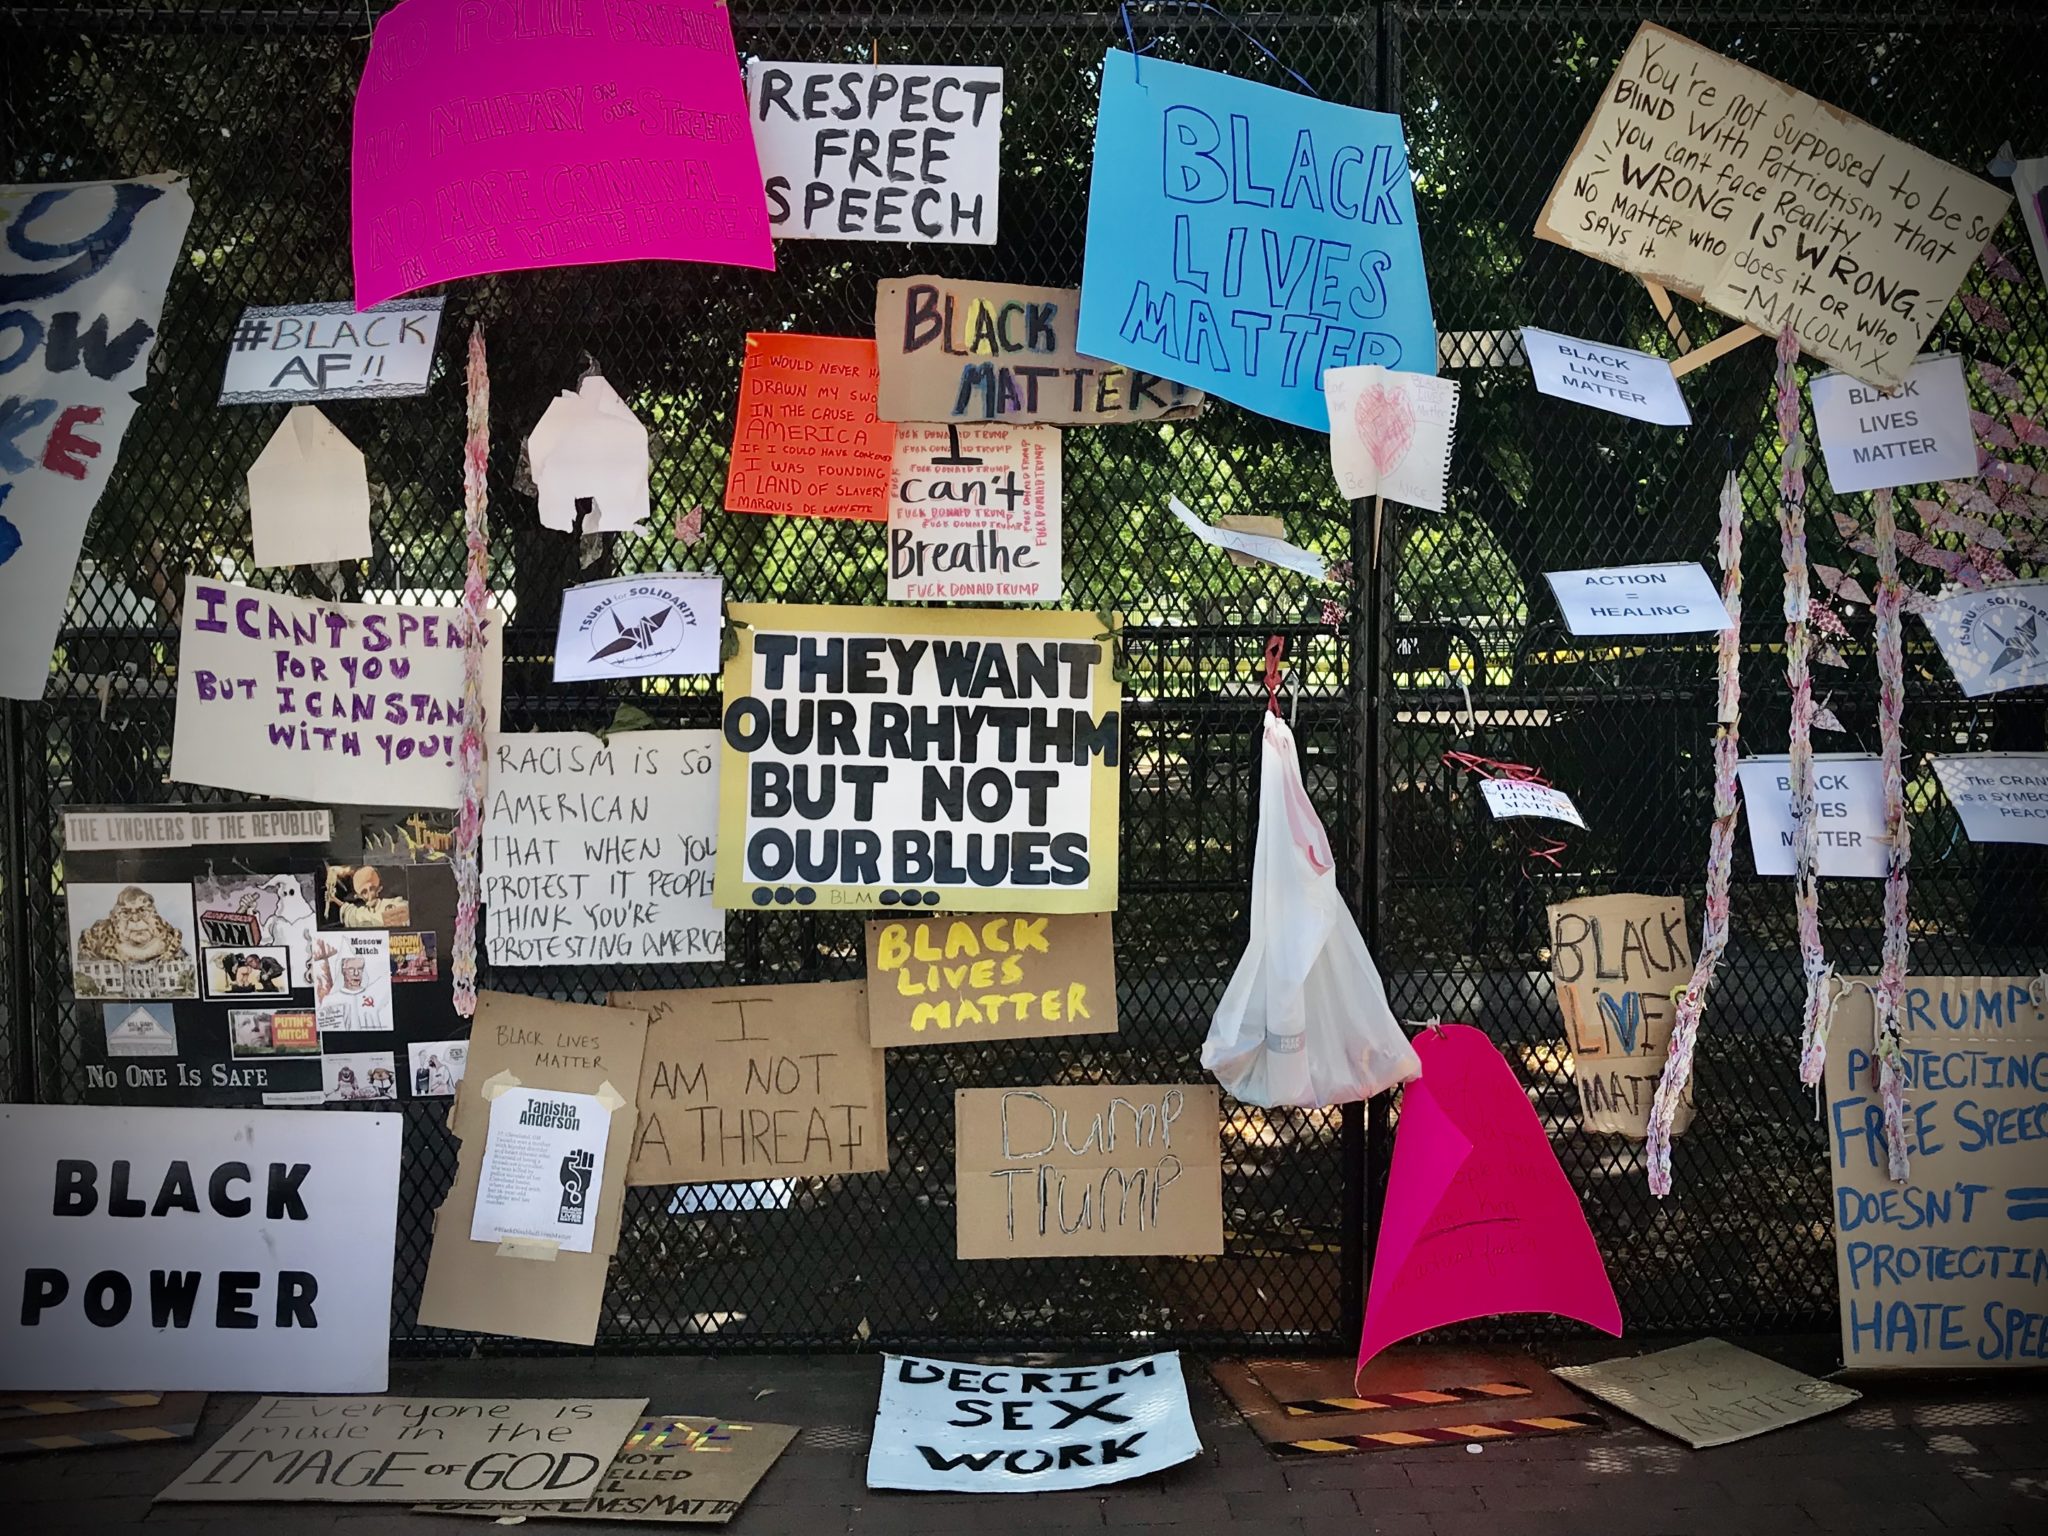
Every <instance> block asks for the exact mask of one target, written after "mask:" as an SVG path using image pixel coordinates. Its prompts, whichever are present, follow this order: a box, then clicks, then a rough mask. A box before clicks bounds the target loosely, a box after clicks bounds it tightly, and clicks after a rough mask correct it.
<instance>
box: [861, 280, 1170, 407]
mask: <svg viewBox="0 0 2048 1536" xmlns="http://www.w3.org/2000/svg"><path fill="white" fill-rule="evenodd" d="M1080 318H1081V290H1080V289H1078V288H1029V287H1024V286H1021V285H1019V284H1016V283H983V282H975V281H972V280H971V279H967V278H949V277H891V278H884V279H882V281H881V282H880V283H879V284H877V285H876V293H875V344H876V350H877V356H878V358H879V361H880V365H881V372H882V391H881V401H880V412H881V417H882V420H884V421H929V422H949V421H1014V422H1024V423H1030V422H1042V423H1047V424H1050V425H1067V426H1104V425H1108V424H1110V423H1113V422H1119V421H1184V420H1186V419H1188V418H1190V417H1194V416H1199V415H1200V414H1201V413H1202V398H1203V397H1202V392H1201V391H1200V390H1199V389H1190V388H1188V387H1187V386H1186V385H1185V384H1176V383H1173V382H1172V381H1171V380H1168V379H1162V378H1160V377H1159V376H1158V375H1157V374H1153V373H1144V372H1141V371H1139V370H1136V369H1131V368H1125V367H1123V366H1122V365H1121V364H1118V363H1111V362H1105V361H1103V359H1101V358H1099V357H1088V356H1086V355H1084V354H1083V353H1081V352H1079V351H1077V350H1075V343H1074V333H1075V329H1076V327H1077V326H1078V325H1079V324H1080Z"/></svg>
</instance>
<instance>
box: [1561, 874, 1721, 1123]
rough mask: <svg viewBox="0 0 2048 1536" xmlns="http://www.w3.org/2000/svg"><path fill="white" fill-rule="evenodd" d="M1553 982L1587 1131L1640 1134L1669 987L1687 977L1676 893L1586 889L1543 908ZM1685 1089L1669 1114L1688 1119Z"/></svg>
mask: <svg viewBox="0 0 2048 1536" xmlns="http://www.w3.org/2000/svg"><path fill="white" fill-rule="evenodd" d="M1549 916H1550V980H1551V984H1552V985H1553V986H1554V987H1555V988H1556V989H1557V1007H1558V1011H1559V1012H1560V1013H1561V1014H1563V1015H1564V1037H1565V1044H1566V1045H1568V1046H1570V1047H1571V1052H1572V1081H1573V1083H1574V1084H1575V1085H1576V1086H1577V1087H1578V1090H1579V1120H1580V1123H1581V1124H1582V1125H1584V1126H1585V1128H1586V1129H1587V1130H1589V1131H1610V1132H1613V1133H1615V1134H1617V1135H1622V1136H1633V1137H1635V1138H1636V1139H1638V1140H1641V1139H1642V1138H1643V1137H1644V1136H1646V1135H1648V1134H1649V1128H1650V1104H1651V1101H1652V1100H1653V1099H1655V1097H1656V1094H1657V1082H1658V1079H1659V1078H1660V1077H1662V1076H1663V1073H1664V1053H1665V1050H1666V1048H1667V1047H1668V1046H1669V1045H1670V1044H1671V1026H1672V1025H1673V1024H1674V1023H1675V1022H1676V1021H1677V1018H1678V1006H1677V1004H1675V1003H1674V1002H1672V1000H1671V991H1672V988H1674V987H1682V986H1685V985H1686V984H1687V983H1688V982H1690V981H1691V980H1692V951H1691V948H1690V946H1689V945H1688V943H1687V940H1686V932H1685V903H1684V902H1683V901H1681V900H1680V899H1679V898H1678V897H1676V896H1589V897H1586V898H1585V899H1583V900H1581V901H1563V902H1559V903H1558V904H1557V905H1556V906H1554V907H1552V908H1550V910H1549ZM1692 1110H1693V1104H1692V1088H1691V1085H1690V1084H1688V1085H1687V1087H1686V1093H1685V1097H1684V1098H1683V1099H1682V1100H1681V1101H1680V1102H1679V1106H1678V1113H1677V1114H1676V1115H1675V1116H1674V1117H1673V1121H1672V1129H1673V1131H1674V1132H1678V1131H1683V1130H1684V1129H1685V1128H1686V1127H1687V1126H1688V1125H1690V1124H1691V1123H1692Z"/></svg>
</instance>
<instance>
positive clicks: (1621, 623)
mask: <svg viewBox="0 0 2048 1536" xmlns="http://www.w3.org/2000/svg"><path fill="white" fill-rule="evenodd" d="M1543 579H1544V580H1545V581H1547V582H1549V583H1550V590H1551V591H1552V592H1554V593H1556V594H1557V606H1558V611H1559V612H1561V613H1562V614H1563V615H1564V623H1565V628H1567V629H1569V630H1570V631H1571V632H1572V633H1573V634H1575V635H1686V634H1699V633H1705V632H1708V631H1713V632H1716V633H1718V632H1719V631H1721V630H1724V629H1726V628H1727V627H1728V610H1727V608H1726V607H1724V606H1723V605H1722V602H1721V594H1720V593H1719V592H1717V591H1715V590H1714V579H1713V577H1711V576H1709V575H1708V574H1707V573H1706V571H1705V569H1704V568H1702V567H1701V566H1699V565H1696V564H1695V563H1693V562H1692V561H1690V560H1681V561H1677V562H1675V563H1673V564H1670V565H1614V566H1608V567H1606V568H1604V569H1601V570H1590V571H1545V572H1544V573H1543Z"/></svg>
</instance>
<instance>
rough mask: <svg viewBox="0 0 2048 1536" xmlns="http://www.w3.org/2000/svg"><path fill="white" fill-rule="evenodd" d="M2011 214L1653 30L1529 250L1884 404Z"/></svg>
mask: <svg viewBox="0 0 2048 1536" xmlns="http://www.w3.org/2000/svg"><path fill="white" fill-rule="evenodd" d="M2011 202H2012V196H2011V194H2010V193H2007V192H2005V191H2003V190H2002V189H2000V188H1998V187H1994V186H1991V185H1990V184H1989V183H1987V182H1983V181H1979V180H1978V179H1977V178H1976V177H1974V176H1970V175H1966V174H1965V173H1963V172H1962V171H1959V170H1957V169H1956V168H1955V167H1954V166H1952V165H1950V164H1948V163H1947V162H1945V161H1942V160H1937V159H1936V158H1935V157H1934V156H1932V155H1930V154H1927V153H1925V152H1924V151H1922V150H1919V149H1915V148H1914V147H1913V146H1912V145H1910V144H1906V143H1903V142H1902V141H1900V140H1898V139H1895V138H1893V137H1891V135H1889V134H1886V133H1881V132H1879V131H1878V130H1877V129H1875V128H1873V127H1872V126H1871V125H1870V124H1868V123H1866V122H1864V121H1863V120H1862V119H1860V118H1855V117H1851V116H1850V115H1849V114H1848V113H1846V112H1844V111H1841V110H1840V109H1839V108H1836V107H1831V106H1829V105H1828V104H1827V103H1826V102H1824V101H1817V100H1815V99H1814V98H1813V97H1811V96H1808V95H1806V94H1804V93H1803V92H1800V91H1795V90H1793V89H1792V88H1791V87H1790V86H1788V85H1784V84H1782V83H1781V82H1779V81H1777V80H1773V79H1772V78H1771V77H1770V76H1769V75H1766V74H1760V73H1759V72H1758V71H1756V70H1754V69H1750V68H1748V67H1747V66H1745V65H1742V64H1738V63H1736V62H1735V61H1734V60H1733V59H1729V58H1724V57H1722V56H1721V55H1720V54H1718V53H1715V52H1713V51H1711V50H1710V49H1706V48H1702V47H1701V46H1700V45H1699V44H1698V43H1695V42H1692V41H1690V40H1689V39H1687V38H1683V37H1680V36H1679V35H1678V34H1677V33H1676V32H1671V31H1667V30H1666V29H1664V28H1663V27H1659V26H1655V25H1653V24H1651V23H1650V22H1647V21H1646V22H1644V23H1643V25H1642V27H1641V29H1640V30H1638V31H1637V33H1636V35H1635V40H1634V41H1633V42H1631V43H1630V44H1629V45H1628V51H1627V52H1626V53H1624V54H1623V55H1622V56H1621V63H1620V64H1619V65H1618V66H1617V67H1616V69H1615V71H1614V78H1613V79H1611V80H1610V81H1608V83H1607V87H1606V89H1605V90H1604V91H1603V92H1602V93H1601V97H1600V104H1599V106H1598V107H1597V108H1596V109H1595V111H1594V113H1593V118H1592V121H1591V122H1589V123H1587V124H1586V128H1585V131H1584V132H1583V133H1582V134H1581V135H1580V136H1579V142H1578V145H1577V146H1576V147H1575V148H1574V149H1573V150H1572V153H1571V158H1570V159H1568V160H1567V161H1566V162H1565V167H1564V172H1563V174H1562V175H1560V176H1559V177H1558V179H1557V185H1556V186H1555V187H1553V188H1551V192H1550V200H1549V201H1548V202H1547V203H1545V204H1544V207H1543V212H1542V213H1541V214H1539V215H1538V216H1537V220H1536V233H1537V235H1538V236H1539V237H1540V238H1542V239H1545V240H1552V241H1555V242H1556V243H1557V244H1559V245H1562V246H1567V247H1569V248H1570V249H1572V250H1575V251H1578V252H1580V253H1582V254H1584V255H1587V256H1591V257H1593V258H1594V259H1595V260H1598V261H1604V262H1607V263H1608V264H1609V265H1611V266H1617V267H1620V268H1622V269H1623V270H1624V271H1627V272H1633V273H1636V274H1637V275H1638V276H1640V277H1643V278H1645V279H1647V280H1649V281H1652V282H1656V283H1661V284H1662V285H1663V286H1665V287H1667V288H1670V289H1672V290H1673V291H1675V292H1678V293H1682V294H1684V295H1686V296H1687V297H1689V298H1694V299H1698V300H1699V301H1700V302H1701V303H1704V304H1706V305H1707V306H1709V307H1710V308H1713V309H1717V310H1719V311H1721V313H1722V314H1724V315H1731V316H1733V317H1734V318H1735V319H1737V320H1742V321H1746V322H1748V323H1749V324H1751V325H1753V326H1755V327H1756V328H1757V329H1758V330H1760V331H1763V332H1764V333H1765V334H1766V335H1775V334H1777V333H1778V332H1779V331H1781V330H1783V329H1784V328H1785V327H1786V326H1788V325H1789V326H1791V327H1792V328H1793V329H1794V330H1796V331H1797V332H1798V333H1799V340H1800V344H1801V345H1802V346H1803V347H1804V348H1805V349H1806V350H1807V351H1808V352H1810V353H1812V354H1813V355H1814V356H1815V357H1819V358H1824V359H1825V360H1826V361H1828V362H1830V363H1833V364H1834V365H1835V366H1836V367H1838V368H1840V369H1841V370H1842V371H1843V372H1845V373H1850V374H1854V375H1855V376H1856V377H1857V378H1859V379H1862V380H1864V381H1865V382H1866V383H1871V384H1878V385H1883V386H1885V387H1890V386H1892V385H1895V384H1897V383H1899V382H1900V381H1901V380H1903V379H1904V378H1905V376H1906V371H1907V369H1909V368H1910V367H1912V365H1913V359H1914V358H1915V357H1916V356H1917V355H1918V354H1919V351H1920V346H1921V343H1922V342H1924V341H1926V339H1927V334H1928V332H1929V331H1931V330H1933V328H1934V324H1935V322H1936V321H1937V320H1939V319H1940V318H1941V316H1942V312H1943V311H1944V310H1946V309H1947V308H1948V303H1949V300H1950V299H1951V298H1953V297H1954V296H1955V292H1956V289H1957V288H1958V287H1959V286H1961V284H1962V280H1963V275H1964V274H1965V273H1967V272H1968V271H1969V270H1970V267H1971V266H1972V265H1973V264H1974V263H1975V262H1976V260H1977V253H1978V252H1979V251H1981V250H1983V248H1984V242H1985V241H1987V240H1989V239H1990V238H1991V236H1992V235H1993V234H1994V233H1995V232H1996V231H1997V229H1998V225H1999V222H2000V221H2001V220H2002V219H2004V217H2005V210H2006V208H2007V207H2008V206H2009V205H2010V204H2011Z"/></svg>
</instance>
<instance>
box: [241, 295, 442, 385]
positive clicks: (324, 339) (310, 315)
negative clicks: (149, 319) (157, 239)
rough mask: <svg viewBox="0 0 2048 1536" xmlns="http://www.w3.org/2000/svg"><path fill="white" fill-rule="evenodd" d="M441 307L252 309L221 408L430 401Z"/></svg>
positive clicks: (414, 303) (427, 302)
mask: <svg viewBox="0 0 2048 1536" xmlns="http://www.w3.org/2000/svg"><path fill="white" fill-rule="evenodd" d="M441 302H442V301H441V300H439V299H394V300H392V301H391V302H390V303H389V304H379V305H377V306H376V307H375V308H374V309H366V310H364V311H362V312H361V313H360V314H358V313H357V311H356V307H355V305H354V304H353V303H351V302H350V301H349V300H347V299H337V300H335V301H334V302H333V303H329V304H282V305H273V306H258V305H252V306H251V307H249V308H248V309H245V310H243V311H242V318H241V319H240V320H238V321H236V322H235V328H234V330H233V331H232V332H230V333H229V339H228V366H227V372H226V374H225V375H224V376H223V377H222V379H221V386H220V404H222V405H260V404H262V403H263V402H264V401H267V400H384V399H395V398H397V397H398V396H401V395H424V394H425V393H426V392H427V376H428V375H429V374H430V373H431V372H432V371H433V367H434V338H435V337H436V335H438V334H439V332H440V329H441Z"/></svg>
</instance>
